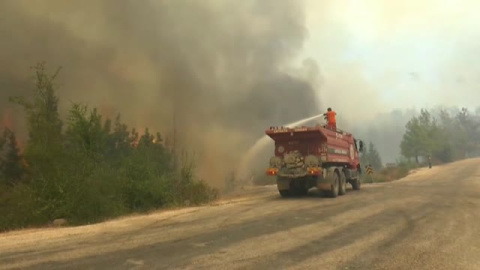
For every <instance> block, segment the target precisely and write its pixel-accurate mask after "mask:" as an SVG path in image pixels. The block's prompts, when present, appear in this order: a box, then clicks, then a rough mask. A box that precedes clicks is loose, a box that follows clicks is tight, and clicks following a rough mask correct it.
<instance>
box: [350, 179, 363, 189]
mask: <svg viewBox="0 0 480 270" xmlns="http://www.w3.org/2000/svg"><path fill="white" fill-rule="evenodd" d="M351 183H352V188H353V190H359V189H360V186H361V184H362V183H361V182H360V179H359V178H355V179H353V180H352V181H351Z"/></svg>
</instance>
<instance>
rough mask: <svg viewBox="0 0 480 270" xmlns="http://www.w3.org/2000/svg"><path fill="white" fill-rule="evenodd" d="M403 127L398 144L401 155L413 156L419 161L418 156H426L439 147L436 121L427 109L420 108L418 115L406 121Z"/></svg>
mask: <svg viewBox="0 0 480 270" xmlns="http://www.w3.org/2000/svg"><path fill="white" fill-rule="evenodd" d="M405 128H406V130H405V133H404V135H403V139H402V142H401V144H400V149H401V153H402V155H403V156H405V157H407V158H412V157H413V158H415V161H416V162H417V163H419V157H420V156H423V157H425V156H428V155H430V154H431V153H432V152H435V151H437V149H438V148H439V147H440V144H439V138H440V137H439V132H440V130H439V129H438V125H437V121H436V119H435V118H434V117H432V116H431V114H430V113H429V112H428V111H427V110H424V109H422V110H421V112H420V115H419V116H418V117H413V118H412V119H411V120H410V121H408V123H407V124H406V126H405Z"/></svg>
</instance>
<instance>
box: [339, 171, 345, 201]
mask: <svg viewBox="0 0 480 270" xmlns="http://www.w3.org/2000/svg"><path fill="white" fill-rule="evenodd" d="M339 184H340V187H339V188H338V195H345V193H347V177H346V176H345V172H340V183H339Z"/></svg>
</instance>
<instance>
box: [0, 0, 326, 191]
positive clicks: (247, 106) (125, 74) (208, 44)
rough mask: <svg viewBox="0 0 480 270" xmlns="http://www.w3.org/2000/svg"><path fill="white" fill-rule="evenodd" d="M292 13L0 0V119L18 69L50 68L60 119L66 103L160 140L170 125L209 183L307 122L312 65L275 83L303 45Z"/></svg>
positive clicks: (25, 72)
mask: <svg viewBox="0 0 480 270" xmlns="http://www.w3.org/2000/svg"><path fill="white" fill-rule="evenodd" d="M302 5H303V4H301V3H300V2H299V1H295V0H291V1H289V0H283V1H276V0H258V1H254V0H250V1H214V0H211V1H207V0H205V1H194V0H190V1H189V0H176V1H128V0H104V1H97V0H84V1H63V0H48V1H47V0H44V1H28V0H3V1H1V2H0V10H1V15H0V35H1V36H2V41H1V42H0V106H1V107H0V108H1V109H2V111H4V113H5V112H6V110H7V108H8V110H9V111H10V112H11V113H10V114H12V113H13V114H14V116H15V111H12V109H10V106H11V105H8V104H7V102H6V100H7V98H8V96H11V95H19V94H27V93H28V92H29V91H30V89H31V87H32V80H31V75H32V72H31V70H29V69H28V67H30V66H32V65H34V64H35V63H36V62H39V61H46V62H47V64H48V66H49V67H50V68H51V69H52V70H53V69H54V68H56V67H57V66H62V67H63V69H62V71H61V73H60V78H61V80H60V81H59V86H60V92H59V96H60V98H61V100H62V104H61V108H62V112H63V114H65V112H66V110H67V109H68V107H69V106H70V104H69V102H67V101H68V100H71V101H80V102H85V103H88V104H90V105H94V106H97V107H100V108H101V109H102V110H103V111H104V112H105V113H107V114H109V116H110V117H113V116H114V114H116V113H121V114H122V116H123V119H124V120H125V121H126V122H127V123H128V124H129V125H130V126H133V127H136V128H138V129H143V128H145V127H147V126H148V127H150V128H151V129H155V130H161V131H163V133H164V135H168V134H171V132H172V130H173V123H174V122H175V127H176V134H177V137H176V140H177V141H178V142H179V143H180V144H181V145H182V146H183V147H185V148H186V150H189V151H195V152H197V153H198V154H199V155H200V160H201V164H199V165H200V167H201V169H202V172H203V175H204V176H205V177H206V178H207V180H208V179H213V180H212V181H215V182H216V184H217V183H221V182H222V181H223V177H224V175H225V174H226V173H227V172H229V171H230V170H233V169H234V168H235V167H236V162H238V160H239V158H240V156H241V155H242V154H243V153H244V152H245V151H246V150H247V148H248V147H249V146H250V145H251V143H252V142H253V141H254V140H255V139H256V138H258V137H260V136H261V135H263V130H264V129H265V128H266V127H268V126H269V125H273V124H282V123H286V122H291V121H294V120H298V119H300V118H303V117H308V116H311V115H313V114H315V113H317V112H318V110H317V108H318V106H317V102H316V100H317V97H316V95H315V91H314V89H313V87H312V84H311V81H310V80H312V76H313V77H315V76H316V74H317V73H316V71H317V69H316V65H315V64H314V63H313V64H312V62H311V61H310V62H306V64H305V67H304V69H306V73H307V74H306V75H301V76H299V75H298V74H297V73H298V72H297V73H295V72H289V73H286V72H284V71H285V70H291V67H290V63H291V61H292V59H293V58H294V57H296V56H297V54H298V53H299V52H300V50H301V49H302V45H303V41H304V39H305V38H306V35H307V32H306V28H305V25H304V14H303V6H302ZM303 71H305V70H303ZM303 71H302V72H303ZM291 74H296V75H291ZM312 74H313V75H312ZM313 79H315V78H313ZM10 117H11V116H10ZM13 118H15V117H13ZM174 119H175V121H174ZM14 121H15V122H18V117H17V119H16V120H14ZM17 125H18V126H21V124H20V123H19V124H17Z"/></svg>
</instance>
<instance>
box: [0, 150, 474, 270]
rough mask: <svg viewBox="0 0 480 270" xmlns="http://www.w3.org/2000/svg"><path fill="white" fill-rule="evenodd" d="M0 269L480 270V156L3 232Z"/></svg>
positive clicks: (260, 189)
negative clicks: (286, 191) (323, 186)
mask: <svg viewBox="0 0 480 270" xmlns="http://www.w3.org/2000/svg"><path fill="white" fill-rule="evenodd" d="M0 268H1V269H480V160H479V159H473V160H465V161H461V162H457V163H453V164H449V165H445V166H441V167H434V168H432V169H421V170H419V171H417V172H415V173H413V174H412V175H410V176H408V177H407V178H405V179H402V180H399V181H395V182H392V183H385V184H372V185H363V186H362V190H360V191H352V190H349V192H348V193H347V194H346V195H345V196H341V197H338V198H336V199H330V198H322V197H319V196H318V195H317V194H316V192H315V191H314V190H311V191H310V194H309V195H308V196H307V197H303V198H294V199H282V198H280V197H279V195H278V193H277V191H276V189H275V187H274V186H271V187H264V188H258V189H257V190H256V193H255V194H250V195H245V196H243V197H240V198H237V199H234V200H228V201H224V202H219V203H216V204H215V205H210V206H205V207H196V208H188V209H181V210H174V211H173V210H172V211H164V212H158V213H154V214H150V215H147V216H136V217H129V218H123V219H119V220H115V221H111V222H106V223H102V224H96V225H91V226H83V227H75V228H60V229H58V228H57V229H55V228H51V229H38V230H26V231H18V232H10V233H6V234H2V235H0Z"/></svg>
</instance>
